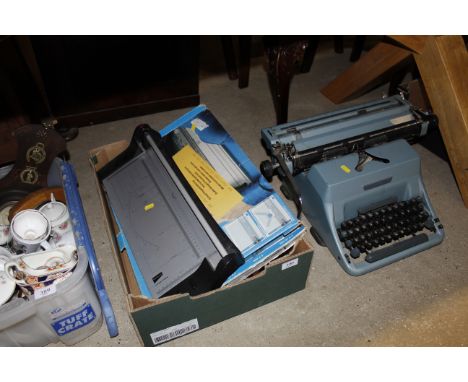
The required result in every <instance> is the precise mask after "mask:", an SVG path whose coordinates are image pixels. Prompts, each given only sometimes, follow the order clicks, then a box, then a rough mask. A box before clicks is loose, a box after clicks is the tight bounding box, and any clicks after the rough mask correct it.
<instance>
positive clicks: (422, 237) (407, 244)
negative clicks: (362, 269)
mask: <svg viewBox="0 0 468 382" xmlns="http://www.w3.org/2000/svg"><path fill="white" fill-rule="evenodd" d="M428 240H429V238H428V237H427V235H426V234H425V233H420V234H419V235H416V236H413V237H411V238H409V239H406V240H403V241H400V242H398V243H395V244H393V245H390V246H388V247H385V248H382V249H378V250H376V251H373V252H371V253H369V254H368V255H367V256H366V261H367V262H368V263H374V262H376V261H379V260H382V259H384V258H386V257H388V256H392V255H395V254H397V253H399V252H401V251H404V250H405V249H408V248H411V247H414V246H416V245H419V244H422V243H424V242H426V241H428Z"/></svg>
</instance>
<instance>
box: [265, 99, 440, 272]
mask: <svg viewBox="0 0 468 382" xmlns="http://www.w3.org/2000/svg"><path fill="white" fill-rule="evenodd" d="M436 125H437V118H436V116H435V115H433V114H431V113H428V112H424V111H422V110H420V109H417V108H416V107H414V106H413V105H411V104H410V103H409V102H408V101H407V100H406V99H405V97H404V95H403V94H400V95H396V96H392V97H388V98H384V99H379V100H377V101H374V102H369V103H365V104H361V105H357V106H353V107H348V108H344V109H340V110H337V111H334V112H330V113H325V114H321V115H317V116H314V117H312V118H308V119H304V120H301V121H296V122H292V123H287V124H283V125H279V126H275V127H272V128H265V129H262V140H263V142H264V144H265V146H266V148H267V150H268V152H269V154H270V156H271V160H269V161H264V162H262V163H261V166H260V168H261V172H262V174H263V175H264V176H265V177H266V178H267V179H269V180H271V178H272V177H273V175H275V174H277V175H279V176H280V178H281V180H282V186H281V190H282V191H283V193H284V194H285V196H286V197H287V198H289V199H291V200H293V201H294V203H295V204H296V206H297V209H298V215H299V216H300V214H301V213H302V212H304V214H305V216H306V217H307V219H308V220H309V222H310V224H311V226H312V228H311V233H312V235H313V236H314V238H315V239H316V241H317V242H318V243H319V244H320V245H325V246H327V247H328V249H329V250H330V252H331V253H332V255H333V256H334V257H335V258H336V260H337V261H338V263H339V264H340V265H341V267H342V268H343V269H344V270H345V271H346V272H347V273H348V274H350V275H353V276H358V275H363V274H365V273H368V272H371V271H374V270H376V269H378V268H381V267H384V266H386V265H389V264H391V263H394V262H395V261H398V260H401V259H404V258H406V257H409V256H411V255H414V254H416V253H418V252H421V251H423V250H426V249H428V248H430V247H432V246H434V245H437V244H439V243H440V242H441V241H442V239H443V237H444V230H443V226H442V224H441V223H440V221H439V219H438V217H437V215H436V212H435V211H434V209H433V207H432V205H431V202H430V201H429V197H428V195H427V192H426V189H425V187H424V183H423V181H422V178H421V163H420V158H419V156H418V154H417V153H416V151H415V150H414V149H413V148H412V147H411V146H410V143H413V142H414V141H415V140H416V139H417V138H419V137H421V136H424V135H426V133H427V131H428V129H430V128H431V127H433V126H436Z"/></svg>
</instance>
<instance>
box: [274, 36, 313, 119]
mask: <svg viewBox="0 0 468 382" xmlns="http://www.w3.org/2000/svg"><path fill="white" fill-rule="evenodd" d="M306 47H307V42H306V41H304V40H302V41H294V42H291V43H287V44H277V45H266V46H265V50H266V56H267V67H268V80H269V83H270V89H271V92H272V95H273V103H274V106H275V112H276V122H277V123H278V124H281V123H285V122H287V120H288V101H289V87H290V85H291V81H292V78H293V76H294V74H295V69H296V64H297V63H298V62H300V61H301V60H302V58H303V56H304V51H305V49H306Z"/></svg>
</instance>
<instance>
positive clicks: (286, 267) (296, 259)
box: [281, 257, 299, 271]
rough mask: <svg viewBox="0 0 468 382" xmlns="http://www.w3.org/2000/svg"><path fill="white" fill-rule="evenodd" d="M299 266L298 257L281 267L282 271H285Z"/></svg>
mask: <svg viewBox="0 0 468 382" xmlns="http://www.w3.org/2000/svg"><path fill="white" fill-rule="evenodd" d="M297 264H299V259H298V258H297V257H296V258H295V259H292V260H289V261H286V262H285V263H284V264H282V265H281V270H282V271H284V270H285V269H288V268H291V267H294V266H296V265H297Z"/></svg>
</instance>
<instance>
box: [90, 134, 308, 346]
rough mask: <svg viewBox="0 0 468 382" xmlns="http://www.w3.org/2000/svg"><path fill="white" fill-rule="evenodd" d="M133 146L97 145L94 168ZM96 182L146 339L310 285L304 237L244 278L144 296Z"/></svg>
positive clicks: (182, 331)
mask: <svg viewBox="0 0 468 382" xmlns="http://www.w3.org/2000/svg"><path fill="white" fill-rule="evenodd" d="M127 146H128V142H126V141H119V142H115V143H111V144H108V145H105V146H102V147H99V148H96V149H94V150H92V151H91V152H90V163H91V165H92V167H93V170H94V171H95V172H96V171H98V170H99V169H100V168H102V167H103V166H104V165H105V164H107V163H108V162H109V161H110V160H112V159H113V158H114V157H115V156H117V155H118V154H119V153H121V152H122V151H123V150H125V148H126V147H127ZM95 182H96V186H97V188H98V194H99V198H100V201H101V205H102V209H103V212H104V215H105V217H106V223H107V224H106V229H107V232H108V235H109V239H110V241H111V242H112V244H113V249H114V250H113V253H114V257H115V261H116V265H117V268H118V271H119V276H120V278H121V282H122V284H123V286H124V289H125V291H126V292H127V304H128V310H129V313H130V318H131V321H132V322H133V325H134V327H135V329H136V331H137V333H138V335H139V338H140V342H141V343H142V344H143V345H145V346H154V345H159V344H161V343H164V342H167V341H169V340H172V339H175V338H177V337H181V336H183V335H186V334H188V333H190V332H193V331H195V330H199V329H203V328H206V327H208V326H210V325H214V324H216V323H218V322H221V321H224V320H226V319H228V318H231V317H234V316H236V315H239V314H242V313H245V312H248V311H249V310H252V309H255V308H257V307H259V306H262V305H265V304H267V303H269V302H272V301H275V300H277V299H280V298H282V297H285V296H287V295H289V294H291V293H294V292H297V291H299V290H302V289H304V287H305V284H306V281H307V276H308V273H309V268H310V264H311V261H312V255H313V250H312V246H311V245H310V244H309V243H308V242H307V241H305V240H304V239H301V240H300V241H299V242H298V243H297V245H296V246H295V248H294V249H293V250H292V251H291V252H290V253H288V254H287V255H285V256H282V257H280V258H278V259H276V260H275V261H273V262H271V263H270V264H269V265H267V266H266V267H265V268H264V269H263V270H260V271H259V272H258V273H257V274H255V275H253V276H251V277H250V278H248V279H246V280H243V281H240V282H238V283H234V284H231V285H228V286H225V287H222V288H219V289H217V290H214V291H210V292H207V293H204V294H202V295H199V296H196V297H191V296H189V295H188V294H183V295H174V296H168V297H164V298H160V299H148V298H146V297H145V296H142V295H141V294H140V290H139V288H138V284H137V282H136V280H135V276H134V275H133V271H132V267H131V265H130V262H129V259H128V257H127V254H126V251H125V250H123V251H120V249H119V246H118V244H117V241H116V235H117V234H118V227H117V225H116V223H115V221H114V219H113V216H112V214H111V213H110V211H109V207H108V205H107V200H106V197H105V195H104V191H103V190H102V187H101V184H100V182H99V180H98V178H97V176H95Z"/></svg>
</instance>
